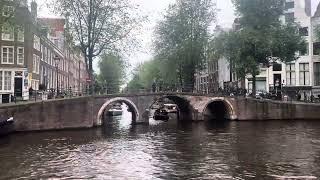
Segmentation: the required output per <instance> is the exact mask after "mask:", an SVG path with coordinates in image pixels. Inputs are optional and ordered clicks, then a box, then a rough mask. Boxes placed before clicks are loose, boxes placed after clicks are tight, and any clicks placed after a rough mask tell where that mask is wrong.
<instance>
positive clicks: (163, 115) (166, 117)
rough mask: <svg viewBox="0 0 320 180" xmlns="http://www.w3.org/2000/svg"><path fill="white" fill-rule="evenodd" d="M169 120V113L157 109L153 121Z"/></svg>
mask: <svg viewBox="0 0 320 180" xmlns="http://www.w3.org/2000/svg"><path fill="white" fill-rule="evenodd" d="M169 118H170V117H169V115H168V112H167V111H166V110H165V109H157V110H156V111H155V112H154V115H153V119H154V120H156V121H168V120H169Z"/></svg>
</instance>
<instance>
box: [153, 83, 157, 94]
mask: <svg viewBox="0 0 320 180" xmlns="http://www.w3.org/2000/svg"><path fill="white" fill-rule="evenodd" d="M156 90H157V85H156V81H153V83H152V92H156Z"/></svg>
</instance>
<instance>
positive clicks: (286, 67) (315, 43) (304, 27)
mask: <svg viewBox="0 0 320 180" xmlns="http://www.w3.org/2000/svg"><path fill="white" fill-rule="evenodd" d="M285 7H286V10H285V12H284V16H283V17H282V21H283V22H285V23H292V22H296V23H299V24H300V29H299V33H300V35H301V36H303V37H304V38H305V40H306V49H307V50H306V51H305V52H297V54H298V55H299V58H298V59H297V60H296V61H294V62H290V63H287V64H285V63H281V62H277V63H275V64H273V65H271V66H270V67H261V68H260V74H259V75H258V76H257V80H256V86H257V87H256V88H257V90H258V91H263V92H274V91H275V90H276V89H278V90H282V92H284V93H285V94H286V95H289V96H291V97H294V96H296V93H297V92H298V93H299V94H300V95H302V100H307V99H309V98H310V97H311V95H313V96H318V95H320V56H319V55H320V54H319V49H320V42H319V39H318V38H317V37H316V35H315V27H316V26H318V25H320V4H319V3H317V4H316V2H315V1H311V0H286V4H285ZM245 84H246V88H247V89H248V91H249V92H250V91H251V90H252V78H251V77H250V76H247V78H246V83H245Z"/></svg>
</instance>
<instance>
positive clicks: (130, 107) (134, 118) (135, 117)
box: [97, 98, 139, 125]
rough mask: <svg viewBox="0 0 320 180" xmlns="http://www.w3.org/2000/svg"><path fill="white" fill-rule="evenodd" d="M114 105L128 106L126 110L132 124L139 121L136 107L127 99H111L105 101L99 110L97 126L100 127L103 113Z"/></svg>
mask: <svg viewBox="0 0 320 180" xmlns="http://www.w3.org/2000/svg"><path fill="white" fill-rule="evenodd" d="M114 103H124V104H126V105H127V106H128V110H129V111H130V112H131V113H132V122H133V123H135V122H136V121H137V120H138V119H139V111H138V108H137V106H136V105H135V104H134V103H133V102H132V101H131V100H129V99H127V98H113V99H110V100H108V101H106V102H105V103H104V104H103V105H102V107H101V108H100V110H99V112H98V116H97V122H98V125H102V122H103V118H104V113H105V111H106V109H107V108H108V107H109V106H110V105H112V104H114Z"/></svg>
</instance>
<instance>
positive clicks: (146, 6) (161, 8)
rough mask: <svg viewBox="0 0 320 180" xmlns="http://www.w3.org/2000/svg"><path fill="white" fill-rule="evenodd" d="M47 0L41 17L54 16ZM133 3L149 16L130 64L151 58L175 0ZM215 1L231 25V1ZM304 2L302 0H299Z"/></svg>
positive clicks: (225, 24)
mask: <svg viewBox="0 0 320 180" xmlns="http://www.w3.org/2000/svg"><path fill="white" fill-rule="evenodd" d="M47 1H48V0H37V2H38V4H39V9H40V11H39V15H40V16H42V17H48V16H49V17H54V15H53V14H52V13H50V10H49V9H48V8H47V7H46V5H44V3H45V2H47ZM132 1H133V2H134V3H135V4H138V5H139V6H140V10H141V12H142V13H143V14H146V15H148V16H149V22H148V23H146V24H145V25H144V27H143V31H142V32H141V33H140V34H141V37H140V39H141V40H142V47H143V48H142V49H141V50H140V51H139V52H136V53H135V55H131V56H130V57H129V61H130V64H132V65H133V66H134V65H136V64H138V63H140V62H143V61H146V60H149V59H151V58H152V50H151V42H152V33H153V29H154V26H155V25H156V23H157V21H159V20H160V19H161V18H162V17H163V14H164V12H165V10H166V8H167V7H168V6H169V4H171V3H173V2H174V1H175V0H132ZM216 1H217V2H216V3H217V9H218V12H217V24H218V25H220V26H222V27H225V28H228V27H231V26H232V23H233V20H234V18H235V15H234V7H233V5H232V3H231V0H216ZM301 1H302V2H304V0H301ZM311 1H312V8H313V12H315V10H316V8H317V5H318V3H319V2H320V0H311Z"/></svg>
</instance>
